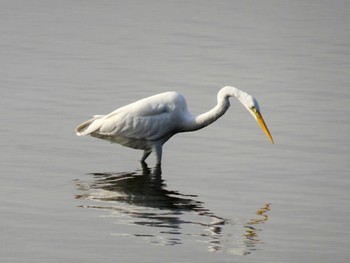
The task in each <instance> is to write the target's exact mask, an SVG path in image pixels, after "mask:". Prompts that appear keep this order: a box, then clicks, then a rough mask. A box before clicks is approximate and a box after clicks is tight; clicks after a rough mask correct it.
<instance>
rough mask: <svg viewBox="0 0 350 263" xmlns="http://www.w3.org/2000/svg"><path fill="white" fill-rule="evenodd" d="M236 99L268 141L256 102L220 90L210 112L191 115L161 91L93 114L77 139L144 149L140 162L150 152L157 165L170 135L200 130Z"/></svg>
mask: <svg viewBox="0 0 350 263" xmlns="http://www.w3.org/2000/svg"><path fill="white" fill-rule="evenodd" d="M229 97H236V98H237V99H238V100H239V101H240V102H241V103H242V104H243V105H244V106H245V107H246V108H247V109H248V111H249V112H250V113H251V114H252V115H253V116H254V118H255V119H256V120H257V121H258V122H259V123H260V125H261V126H262V128H263V130H264V131H265V133H266V135H267V136H268V138H269V139H270V140H271V142H273V140H272V137H271V135H270V133H269V131H268V129H267V127H266V125H265V123H264V121H263V118H262V116H261V114H260V110H259V105H258V103H257V101H256V100H255V99H254V98H253V97H252V96H250V95H248V94H247V93H245V92H243V91H241V90H239V89H237V88H234V87H229V86H227V87H224V88H222V89H221V90H220V91H219V93H218V97H217V99H218V104H217V105H216V106H215V107H214V108H213V109H212V110H210V111H208V112H206V113H203V114H201V115H199V116H197V117H196V116H193V115H192V114H190V113H189V111H188V109H187V103H186V100H185V98H184V97H183V96H182V95H181V94H179V93H177V92H165V93H161V94H158V95H154V96H151V97H148V98H144V99H141V100H139V101H136V102H134V103H131V104H129V105H126V106H124V107H121V108H119V109H117V110H115V111H113V112H111V113H109V114H107V115H95V116H94V117H93V118H92V119H90V120H88V121H86V122H84V123H82V124H81V125H79V126H78V127H77V128H76V129H75V131H76V134H77V135H78V136H84V135H91V136H93V137H97V138H100V139H104V140H108V141H110V142H114V143H118V144H121V145H123V146H127V147H130V148H134V149H141V150H144V154H143V157H142V159H141V161H142V162H144V161H145V160H146V158H147V157H148V156H149V154H150V153H151V152H152V151H153V150H154V151H155V153H156V157H157V164H158V165H160V163H161V159H162V146H163V144H164V143H165V142H166V141H167V140H168V139H170V138H171V137H172V136H173V135H174V134H176V133H179V132H186V131H194V130H198V129H201V128H203V127H205V126H207V125H209V124H210V123H212V122H214V121H215V120H217V119H218V118H219V117H220V116H222V115H223V114H224V113H225V112H226V110H227V109H228V108H229V106H230V102H229Z"/></svg>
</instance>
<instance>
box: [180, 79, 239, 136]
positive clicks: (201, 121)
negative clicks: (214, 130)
mask: <svg viewBox="0 0 350 263" xmlns="http://www.w3.org/2000/svg"><path fill="white" fill-rule="evenodd" d="M239 92H240V90H238V89H236V88H234V87H230V86H226V87H224V88H222V89H221V90H220V91H219V93H218V95H217V101H218V103H217V105H216V106H215V107H214V108H212V109H211V110H210V111H208V112H205V113H203V114H200V115H198V116H196V117H193V118H191V119H190V120H189V122H188V123H187V125H186V128H185V131H196V130H199V129H202V128H204V127H206V126H208V125H209V124H212V123H213V122H214V121H216V120H217V119H219V118H220V117H221V116H222V115H224V114H225V112H226V111H227V109H228V108H229V107H230V101H229V97H236V98H238V96H239Z"/></svg>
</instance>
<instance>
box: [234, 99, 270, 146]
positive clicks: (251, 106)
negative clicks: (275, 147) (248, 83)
mask: <svg viewBox="0 0 350 263" xmlns="http://www.w3.org/2000/svg"><path fill="white" fill-rule="evenodd" d="M238 100H239V101H240V102H241V103H242V104H243V105H244V107H245V108H246V109H247V110H248V111H249V113H250V114H251V115H252V116H253V117H254V119H255V120H256V121H257V122H258V123H259V124H260V126H261V128H262V130H263V131H264V132H265V134H266V136H267V138H269V140H270V142H272V143H273V139H272V135H271V133H270V131H269V129H268V128H267V126H266V123H265V121H264V118H263V116H262V115H261V112H260V107H259V103H258V101H257V100H256V99H255V98H254V97H253V96H251V95H249V94H247V93H245V92H242V93H241V94H239V97H238Z"/></svg>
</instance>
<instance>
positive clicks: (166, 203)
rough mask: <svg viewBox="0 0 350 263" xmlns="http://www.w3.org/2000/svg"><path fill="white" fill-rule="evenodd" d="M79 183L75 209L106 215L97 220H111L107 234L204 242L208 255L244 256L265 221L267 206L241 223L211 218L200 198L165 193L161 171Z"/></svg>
mask: <svg viewBox="0 0 350 263" xmlns="http://www.w3.org/2000/svg"><path fill="white" fill-rule="evenodd" d="M89 176H90V178H89V179H86V180H85V179H84V180H81V179H77V180H75V185H76V188H77V191H78V193H77V194H76V196H75V198H76V199H78V200H82V201H83V200H84V204H82V205H80V206H79V207H82V208H94V209H100V210H104V211H107V213H103V215H101V217H107V218H110V219H111V220H113V222H114V223H115V224H118V225H120V226H122V227H116V228H115V229H112V230H111V235H113V236H118V237H120V238H125V237H135V238H141V239H143V240H145V241H147V242H149V243H152V244H157V245H180V244H184V243H186V242H190V241H191V242H193V241H195V242H198V243H202V244H203V243H204V244H206V246H207V249H208V251H210V252H225V253H231V254H235V255H247V254H250V253H251V252H252V251H254V250H256V249H257V245H258V244H261V243H262V241H261V240H260V238H259V232H260V231H261V229H259V228H258V225H259V224H261V223H264V222H266V221H267V220H268V216H267V212H268V211H269V210H270V204H268V203H267V204H264V206H263V207H262V208H260V209H259V210H258V211H257V212H256V215H255V216H254V218H252V219H250V220H248V222H247V221H244V220H240V219H225V218H222V217H220V216H218V215H215V214H214V213H212V212H211V211H209V210H208V209H207V208H205V205H204V203H203V202H201V201H198V200H196V199H197V198H198V196H196V195H191V194H182V193H180V192H178V191H172V190H168V189H167V185H166V183H165V181H164V180H163V179H162V175H161V171H160V170H159V169H153V170H151V169H149V168H148V167H143V169H142V170H137V171H134V172H103V173H91V174H89Z"/></svg>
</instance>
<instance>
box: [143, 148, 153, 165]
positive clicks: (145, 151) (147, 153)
mask: <svg viewBox="0 0 350 263" xmlns="http://www.w3.org/2000/svg"><path fill="white" fill-rule="evenodd" d="M151 152H152V150H144V152H143V155H142V159H141V163H145V160H146V159H147V157H148V156H149V155H150V154H151Z"/></svg>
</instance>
